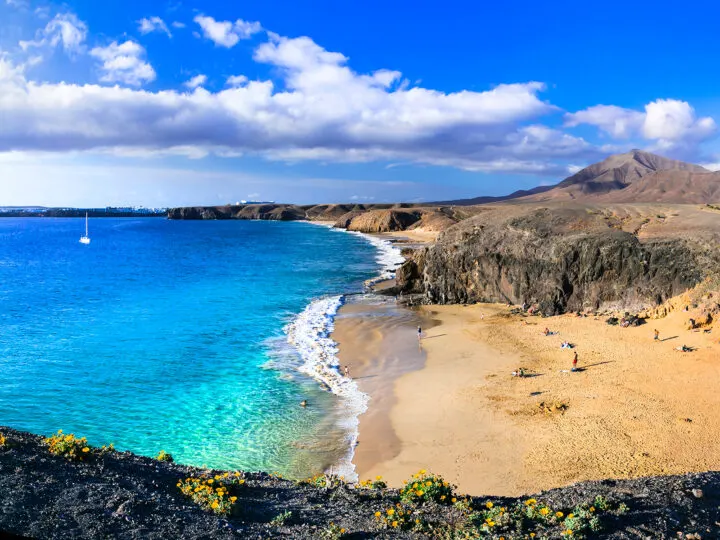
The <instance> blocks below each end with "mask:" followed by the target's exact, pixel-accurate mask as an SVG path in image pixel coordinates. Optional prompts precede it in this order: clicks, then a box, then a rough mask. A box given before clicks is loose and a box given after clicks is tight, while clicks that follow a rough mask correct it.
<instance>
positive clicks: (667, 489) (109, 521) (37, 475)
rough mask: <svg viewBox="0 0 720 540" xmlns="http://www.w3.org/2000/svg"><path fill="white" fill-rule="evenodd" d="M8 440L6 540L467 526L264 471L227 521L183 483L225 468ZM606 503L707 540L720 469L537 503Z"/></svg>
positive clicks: (536, 526) (483, 500)
mask: <svg viewBox="0 0 720 540" xmlns="http://www.w3.org/2000/svg"><path fill="white" fill-rule="evenodd" d="M0 432H2V433H3V435H4V436H5V437H6V441H5V444H3V445H0V532H2V533H4V534H3V535H2V536H3V537H6V536H8V534H14V535H22V536H23V537H28V536H29V537H33V538H143V539H151V540H152V539H158V540H160V539H166V538H207V539H215V538H248V539H256V538H257V539H259V538H276V537H283V538H298V539H315V538H320V537H327V538H330V536H329V535H328V534H327V532H326V531H328V530H330V524H331V523H333V524H335V528H336V529H339V528H340V527H342V528H344V529H345V530H346V531H347V533H348V534H347V537H350V536H352V537H353V538H389V537H392V538H407V539H410V538H438V536H437V533H436V532H437V531H438V530H440V531H443V530H448V525H449V524H451V523H457V520H458V512H457V510H456V509H455V508H453V507H452V506H449V505H438V504H431V503H428V504H426V505H424V507H423V508H422V514H421V515H422V519H423V520H424V521H425V522H426V523H428V524H429V528H428V529H427V530H426V532H415V531H402V530H398V531H392V532H391V534H390V533H389V531H383V530H380V529H378V525H377V520H376V518H375V513H376V512H385V511H386V509H387V508H390V507H394V506H395V504H396V502H397V500H398V497H399V493H398V491H397V490H394V489H382V490H380V489H377V490H368V489H354V488H353V486H348V485H346V484H344V483H342V482H337V483H336V484H335V485H334V486H333V487H330V488H327V487H326V488H318V487H315V486H314V485H307V484H302V483H296V482H293V481H289V480H284V479H280V478H277V477H275V476H272V475H268V474H266V473H262V472H260V473H245V474H244V478H245V479H246V484H245V486H244V488H243V489H240V490H239V492H238V501H237V511H236V512H233V513H231V514H230V515H228V516H225V517H220V516H216V515H214V514H212V513H210V512H208V511H203V510H202V509H201V508H200V507H199V506H197V505H196V504H194V503H193V502H192V501H191V500H190V499H189V498H187V497H185V496H183V495H182V493H181V492H180V490H179V489H178V487H177V483H178V481H179V480H181V479H184V478H187V477H188V476H195V477H197V476H199V475H213V474H217V473H219V472H220V471H211V470H207V469H198V468H194V467H186V466H183V465H178V464H174V463H161V462H158V461H156V460H154V459H151V458H148V457H142V456H137V455H134V454H131V453H129V452H111V453H108V454H105V455H102V456H92V458H90V459H87V460H86V461H84V462H74V461H68V460H66V459H65V458H62V457H59V456H53V455H51V454H49V453H48V450H47V447H46V446H44V445H43V444H42V439H41V438H40V437H38V436H36V435H31V434H29V433H23V432H20V431H15V430H13V429H9V428H4V427H0ZM408 475H409V473H408ZM700 493H702V496H701V497H698V495H697V494H700ZM598 496H600V497H603V498H605V500H607V501H610V502H613V503H614V504H616V505H619V504H623V505H625V508H626V510H624V511H622V512H619V511H617V512H612V513H607V514H606V515H604V516H602V526H603V530H602V537H603V538H610V539H622V538H630V537H633V538H635V537H636V535H635V533H634V531H638V530H642V531H643V534H644V535H647V536H648V537H651V538H667V537H668V535H669V532H670V531H676V530H682V531H684V532H685V534H686V535H689V534H695V535H697V534H698V532H702V533H703V535H705V536H706V537H707V538H717V537H718V534H720V525H718V523H717V522H718V504H720V473H718V472H706V473H692V474H686V475H679V476H666V477H648V478H637V479H633V480H612V481H610V480H605V481H598V482H582V483H578V484H574V485H572V486H568V487H564V488H560V489H553V490H550V491H545V492H543V493H539V494H536V495H533V496H532V497H533V498H534V499H536V500H537V501H538V502H540V501H542V502H543V503H545V504H547V505H549V506H551V507H552V508H557V509H562V510H565V511H568V509H572V508H574V507H575V506H576V505H578V504H581V503H588V502H592V501H595V500H597V499H596V497H598ZM467 500H468V502H469V503H471V504H473V505H474V506H475V507H476V508H484V507H486V504H488V501H489V500H494V501H495V502H496V503H498V502H501V503H502V504H503V505H505V506H507V508H512V507H516V506H521V507H522V506H523V505H524V504H526V503H525V502H524V501H527V497H519V498H514V497H503V498H499V497H468V498H467ZM287 511H290V512H291V514H290V518H289V519H287V521H285V522H284V524H277V523H276V521H275V519H276V518H277V517H278V516H281V515H283V513H284V512H287ZM532 526H533V529H532V530H534V531H535V532H536V533H537V537H538V538H540V537H543V538H564V536H563V535H562V528H561V527H559V526H558V524H555V523H553V522H550V521H548V522H546V523H544V522H541V521H535V522H534V523H533V524H532ZM509 536H511V535H507V537H509ZM524 536H525V535H524V534H523V535H521V536H518V537H524ZM337 537H338V536H337V535H336V536H333V538H337Z"/></svg>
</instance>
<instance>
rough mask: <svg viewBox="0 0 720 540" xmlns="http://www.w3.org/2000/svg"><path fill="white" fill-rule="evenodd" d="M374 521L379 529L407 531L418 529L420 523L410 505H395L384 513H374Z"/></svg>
mask: <svg viewBox="0 0 720 540" xmlns="http://www.w3.org/2000/svg"><path fill="white" fill-rule="evenodd" d="M375 521H377V523H378V525H379V526H380V528H381V529H399V530H403V531H409V530H412V529H420V528H421V527H422V521H421V520H420V518H419V517H418V516H417V515H416V512H415V507H414V505H411V504H400V503H397V504H396V505H395V506H394V507H390V508H388V509H386V510H384V511H382V512H381V511H377V512H375Z"/></svg>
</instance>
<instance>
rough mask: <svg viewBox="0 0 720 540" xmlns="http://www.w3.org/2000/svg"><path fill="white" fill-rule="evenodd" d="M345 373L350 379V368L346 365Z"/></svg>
mask: <svg viewBox="0 0 720 540" xmlns="http://www.w3.org/2000/svg"><path fill="white" fill-rule="evenodd" d="M343 375H345V376H346V377H347V378H348V379H349V378H350V368H349V367H347V366H345V367H344V368H343Z"/></svg>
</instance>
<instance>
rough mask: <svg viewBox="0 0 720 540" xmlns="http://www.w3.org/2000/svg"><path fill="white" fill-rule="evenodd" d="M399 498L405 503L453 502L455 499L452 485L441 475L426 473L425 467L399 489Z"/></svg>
mask: <svg viewBox="0 0 720 540" xmlns="http://www.w3.org/2000/svg"><path fill="white" fill-rule="evenodd" d="M400 500H402V501H403V502H407V503H423V502H428V501H434V502H436V503H440V504H454V503H455V502H456V501H457V499H456V498H455V492H454V489H453V486H451V485H450V484H448V483H447V482H446V481H445V480H444V479H443V477H442V476H436V475H434V474H432V473H428V472H427V471H426V470H425V469H423V470H421V471H420V472H417V473H415V474H414V475H413V477H412V478H411V479H410V480H409V481H405V486H404V487H403V488H402V490H401V491H400Z"/></svg>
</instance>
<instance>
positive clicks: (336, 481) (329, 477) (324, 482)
mask: <svg viewBox="0 0 720 540" xmlns="http://www.w3.org/2000/svg"><path fill="white" fill-rule="evenodd" d="M299 483H300V484H305V485H308V486H315V487H317V488H321V489H331V488H336V487H339V486H341V485H343V484H344V483H345V478H344V477H343V476H336V475H334V474H316V475H315V476H313V477H312V478H307V479H306V480H301V481H300V482H299Z"/></svg>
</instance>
